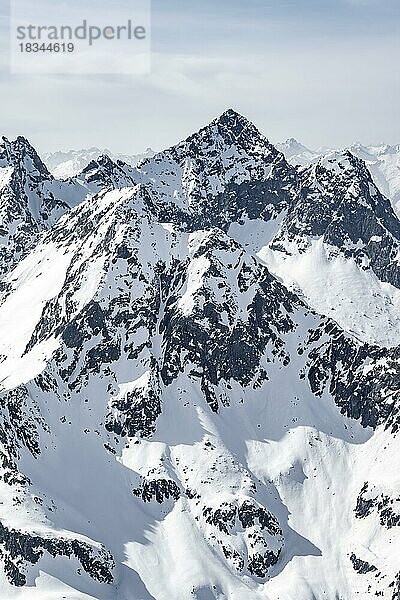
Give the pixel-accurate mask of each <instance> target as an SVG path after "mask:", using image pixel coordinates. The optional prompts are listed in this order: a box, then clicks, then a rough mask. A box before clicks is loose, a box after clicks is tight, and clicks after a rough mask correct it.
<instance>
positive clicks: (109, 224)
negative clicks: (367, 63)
mask: <svg viewBox="0 0 400 600" xmlns="http://www.w3.org/2000/svg"><path fill="white" fill-rule="evenodd" d="M358 148H359V149H358V150H356V147H354V149H353V148H352V149H347V150H343V151H330V152H326V151H323V152H321V153H313V152H311V151H309V150H307V149H305V148H304V147H303V146H301V145H299V144H298V143H297V142H295V141H294V140H289V141H288V142H286V143H285V144H284V145H281V146H280V147H279V148H277V147H275V146H274V145H273V144H271V143H270V142H269V141H268V139H267V138H266V137H265V136H264V135H263V134H262V133H261V132H260V131H259V130H258V129H257V128H256V126H255V125H254V124H252V123H251V122H250V121H248V120H247V119H246V118H245V117H243V116H242V115H240V114H238V113H237V112H235V111H234V110H232V109H229V110H227V111H226V112H224V113H223V114H222V115H220V116H219V117H217V118H216V119H214V120H213V121H212V122H211V123H209V124H208V125H207V126H206V127H203V128H202V129H200V130H199V131H197V132H195V133H194V134H192V135H191V136H189V137H188V138H187V139H185V140H183V141H182V142H180V143H178V144H176V145H175V146H173V147H171V148H168V149H166V150H164V151H162V152H159V153H157V154H154V155H153V153H152V152H151V151H149V152H148V154H149V155H148V156H147V157H142V158H141V160H137V159H136V158H135V157H131V158H129V157H125V159H124V160H122V159H121V157H120V156H118V157H115V156H114V157H113V156H108V155H107V153H104V152H100V151H97V150H95V149H91V150H90V151H88V153H87V154H86V155H85V152H87V151H79V152H76V153H75V154H74V153H72V154H71V153H68V154H67V156H66V155H64V156H63V157H61V155H60V156H59V157H58V158H60V160H59V161H58V162H57V160H58V159H56V158H51V157H47V158H46V160H45V161H44V162H43V161H42V160H41V158H40V157H39V156H38V155H37V153H36V151H35V150H34V148H33V147H32V146H31V145H30V144H29V142H28V141H27V140H26V139H25V138H18V139H17V140H15V141H9V140H7V139H5V138H3V141H2V143H1V144H0V210H1V212H0V228H1V237H0V261H1V262H0V268H1V273H2V277H1V280H0V382H1V391H0V405H1V410H0V598H2V599H3V598H4V599H6V600H13V599H18V600H35V599H40V600H42V599H46V600H61V598H64V599H67V600H93V599H97V600H139V599H140V600H339V599H340V600H355V599H357V598H359V599H360V600H361V599H362V600H364V599H366V598H374V597H379V598H382V599H383V600H398V599H399V598H400V559H399V556H400V553H399V548H400V531H399V526H400V480H399V477H398V464H397V460H396V457H397V456H398V455H399V440H400V437H399V425H400V411H399V407H400V310H399V309H400V261H399V256H400V221H399V217H398V214H396V212H395V210H394V206H397V204H396V199H395V196H393V195H392V192H391V193H390V195H391V198H390V199H389V198H388V197H387V195H385V193H384V190H383V189H382V186H383V184H382V182H381V183H378V181H377V174H376V173H378V172H379V173H382V174H384V173H386V174H387V173H389V172H392V171H391V168H389V164H391V165H392V166H393V169H394V170H395V165H396V164H397V163H396V160H397V159H396V156H397V157H398V149H397V150H395V151H393V152H392V153H391V152H390V151H389V150H388V149H387V150H385V151H383V150H382V152H378V150H376V152H375V151H373V150H372V149H371V148H370V149H368V153H367V150H366V149H363V150H361V149H360V148H361V147H358ZM361 152H363V153H364V154H365V155H364V159H365V158H367V154H368V156H369V157H375V158H371V159H368V158H367V161H365V160H364V159H363V157H360V154H361ZM374 152H375V154H374ZM285 155H286V157H285ZM382 157H384V158H382ZM390 157H392V158H390ZM46 161H47V166H46ZM69 161H70V162H69ZM74 161H75V162H74ZM390 161H392V162H390ZM370 163H371V164H370ZM384 164H385V165H387V169H386V168H385V169H386V170H385V169H384V168H383V165H384ZM374 169H376V173H375V172H374ZM371 173H372V174H371ZM382 177H383V175H382ZM385 177H386V175H385ZM394 179H395V178H390V183H389V178H388V179H387V180H385V181H386V183H387V185H388V186H389V187H390V186H391V187H390V190H394V188H395V185H394ZM385 185H386V184H385ZM392 203H394V204H393V205H392Z"/></svg>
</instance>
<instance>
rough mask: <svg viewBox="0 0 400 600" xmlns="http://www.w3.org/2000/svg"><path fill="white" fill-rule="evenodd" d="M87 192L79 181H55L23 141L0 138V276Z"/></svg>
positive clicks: (26, 142) (33, 151)
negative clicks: (39, 235) (42, 232)
mask: <svg viewBox="0 0 400 600" xmlns="http://www.w3.org/2000/svg"><path fill="white" fill-rule="evenodd" d="M87 193H88V191H87V190H86V189H85V188H84V187H82V186H81V185H80V184H79V183H78V182H73V181H67V182H63V181H57V180H56V179H54V177H53V176H52V175H51V174H50V173H49V171H48V170H47V168H46V166H45V165H44V163H43V162H42V161H41V159H40V158H39V156H38V154H37V153H36V151H35V150H34V148H32V146H31V145H30V144H29V142H28V141H27V140H26V139H25V138H23V137H18V138H17V139H16V140H15V141H9V140H8V139H7V138H5V137H3V138H1V142H0V274H3V273H4V272H6V271H7V269H8V268H9V267H10V266H11V265H13V264H15V262H16V261H17V260H18V259H19V258H20V257H21V256H23V255H24V253H26V251H27V250H28V249H29V247H30V246H31V245H32V243H33V242H34V241H35V240H36V238H37V236H38V234H39V233H40V232H41V231H43V230H45V229H48V228H49V227H51V226H52V225H53V224H54V223H55V222H56V221H57V220H58V219H59V218H60V216H61V215H63V214H64V213H65V212H67V211H68V210H69V209H70V208H71V207H72V206H75V205H76V204H78V203H80V202H81V201H82V200H83V199H84V198H85V197H86V195H87Z"/></svg>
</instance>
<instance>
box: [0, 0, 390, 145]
mask: <svg viewBox="0 0 400 600" xmlns="http://www.w3.org/2000/svg"><path fill="white" fill-rule="evenodd" d="M14 1H18V0H14ZM58 1H61V0H53V4H56V3H57V2H58ZM106 1H108V2H109V3H110V4H112V6H115V10H118V5H119V4H127V5H129V0H126V2H125V0H118V2H115V0H114V1H112V0H97V2H99V3H105V2H106ZM82 4H84V3H83V1H82ZM2 7H3V8H2V10H3V13H2V15H1V43H2V45H3V48H2V53H1V54H2V56H3V58H2V62H1V65H0V119H1V125H0V130H1V132H2V133H4V134H5V135H7V136H10V137H14V136H16V135H18V134H22V135H25V136H27V137H28V138H29V139H30V140H31V141H32V143H33V144H34V145H35V146H36V147H38V149H39V150H40V151H42V152H44V151H47V150H55V149H58V148H63V149H66V148H80V147H87V146H99V147H108V148H110V149H111V150H112V151H120V152H132V153H133V152H140V151H141V150H143V149H144V148H146V147H147V146H151V147H153V148H155V149H160V148H163V147H166V146H168V145H170V144H173V143H175V142H177V141H178V140H180V139H182V138H183V137H185V136H186V135H188V134H189V133H191V132H192V131H194V130H196V129H198V128H199V127H200V126H202V125H204V124H205V123H207V122H208V121H209V120H211V119H212V118H213V117H214V116H216V115H218V114H219V113H221V112H222V111H223V110H225V109H226V108H228V107H233V108H235V109H236V110H238V111H239V112H242V113H243V114H245V115H246V116H247V117H249V118H250V119H251V120H253V121H254V122H255V123H256V125H257V126H258V127H259V128H260V129H261V130H262V131H263V132H264V133H265V134H266V135H267V136H268V137H269V138H270V139H271V140H272V141H278V140H283V139H285V138H287V137H291V136H293V137H296V138H298V139H299V140H301V141H302V142H304V143H305V144H307V145H309V146H311V147H317V146H320V145H329V146H344V145H348V144H350V143H352V142H354V141H362V142H363V143H375V142H380V141H385V142H387V143H399V142H400V118H399V108H398V107H399V106H400V75H399V68H398V62H399V56H400V32H399V25H400V2H399V0H187V1H186V2H184V1H182V0H153V2H152V51H153V56H152V71H151V73H150V74H148V75H140V76H115V77H114V76H70V75H69V76H68V75H63V76H43V75H41V76H28V75H23V76H22V75H20V76H15V75H14V76H12V75H10V74H9V72H8V64H7V53H6V52H5V49H6V47H7V43H8V42H7V40H8V33H7V27H8V16H7V14H6V12H5V8H4V2H3V3H2Z"/></svg>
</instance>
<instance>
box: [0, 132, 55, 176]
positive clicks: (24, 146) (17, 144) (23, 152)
mask: <svg viewBox="0 0 400 600" xmlns="http://www.w3.org/2000/svg"><path fill="white" fill-rule="evenodd" d="M0 161H1V162H2V163H7V164H8V165H10V166H11V165H12V166H15V167H16V166H18V167H20V166H22V165H24V168H25V170H26V171H29V172H30V171H35V170H36V171H38V172H39V173H40V174H41V176H42V177H44V178H46V179H49V178H51V175H50V173H49V171H48V169H47V167H46V166H45V164H44V163H43V162H42V160H41V158H40V157H39V155H38V153H37V152H36V150H35V148H34V147H33V146H32V144H31V143H30V142H29V141H28V140H27V139H26V138H25V137H23V136H22V135H19V136H18V137H17V138H16V139H15V140H13V141H11V140H9V139H8V138H6V137H5V136H2V143H1V146H0ZM29 163H30V164H29Z"/></svg>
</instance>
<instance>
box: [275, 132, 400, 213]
mask: <svg viewBox="0 0 400 600" xmlns="http://www.w3.org/2000/svg"><path fill="white" fill-rule="evenodd" d="M276 147H277V148H278V149H279V150H280V151H281V152H283V154H284V155H285V157H286V159H287V160H288V161H289V162H290V163H291V164H293V165H297V166H309V165H310V164H313V163H316V162H317V161H318V159H319V158H321V157H322V156H324V155H327V154H329V153H331V152H333V149H328V148H319V149H317V150H310V149H309V148H307V147H306V146H304V145H303V144H301V143H300V142H298V141H297V140H295V139H294V138H290V139H288V140H286V141H285V142H282V143H278V144H277V145H276ZM348 150H350V152H351V153H352V154H353V155H354V156H356V157H357V158H361V160H363V161H364V162H365V164H366V165H367V167H368V169H369V171H370V173H371V175H372V179H373V180H374V183H375V185H376V186H377V187H378V189H379V190H380V192H381V193H382V194H383V195H384V196H386V197H387V198H389V200H391V201H392V204H393V208H394V210H395V212H396V213H397V215H398V216H399V215H400V145H399V144H397V145H393V146H391V145H388V144H380V145H378V146H363V145H362V144H360V143H357V144H353V145H352V146H350V148H348Z"/></svg>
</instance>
